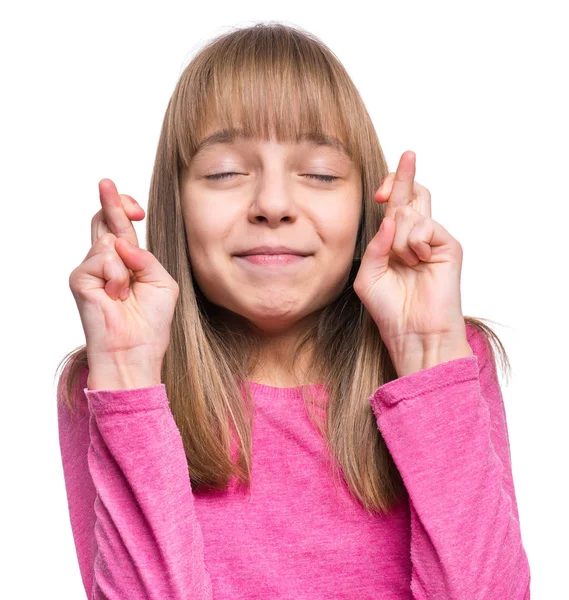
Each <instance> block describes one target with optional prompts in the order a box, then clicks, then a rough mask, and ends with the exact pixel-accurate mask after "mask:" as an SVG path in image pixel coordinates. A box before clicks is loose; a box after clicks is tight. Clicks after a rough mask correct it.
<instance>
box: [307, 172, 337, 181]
mask: <svg viewBox="0 0 569 600" xmlns="http://www.w3.org/2000/svg"><path fill="white" fill-rule="evenodd" d="M306 177H313V178H314V179H319V180H320V181H326V182H328V183H332V181H335V180H336V179H340V178H339V177H334V175H315V174H313V173H308V174H307V175H306Z"/></svg>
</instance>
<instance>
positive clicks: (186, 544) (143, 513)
mask: <svg viewBox="0 0 569 600" xmlns="http://www.w3.org/2000/svg"><path fill="white" fill-rule="evenodd" d="M85 379H86V378H85V377H84V378H83V381H85ZM78 400H80V401H79V402H77V403H76V406H77V410H75V411H74V412H73V413H71V412H70V411H69V409H68V407H67V405H65V404H63V403H62V402H58V425H59V439H60V448H61V455H62V462H63V469H64V478H65V485H66V491H67V497H68V507H69V513H70V519H71V526H72V532H73V537H74V541H75V545H76V550H77V557H78V561H79V567H80V570H81V576H82V579H83V583H84V586H85V591H86V593H87V597H88V598H89V599H90V600H103V599H104V600H126V599H127V598H129V599H130V598H132V599H134V598H136V599H137V600H147V599H148V600H166V599H169V600H182V599H183V600H193V599H198V598H199V599H200V600H205V599H211V598H212V588H211V581H210V576H209V574H208V572H207V570H206V568H205V563H204V548H203V538H202V532H201V528H200V525H199V522H198V520H197V516H196V513H195V510H194V498H193V495H192V490H191V484H190V480H189V475H188V470H187V462H186V457H185V453H184V449H183V445H182V439H181V436H180V433H179V431H178V428H177V427H176V424H175V421H174V419H173V416H172V413H171V411H170V408H169V404H168V398H167V395H166V389H165V385H164V384H160V385H155V386H150V387H144V388H137V389H132V390H97V391H95V390H88V389H87V388H86V387H84V388H83V392H82V397H81V398H79V399H78Z"/></svg>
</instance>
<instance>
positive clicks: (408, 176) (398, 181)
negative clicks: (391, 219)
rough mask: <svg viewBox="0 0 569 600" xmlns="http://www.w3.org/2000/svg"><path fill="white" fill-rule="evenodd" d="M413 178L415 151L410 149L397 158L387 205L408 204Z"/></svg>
mask: <svg viewBox="0 0 569 600" xmlns="http://www.w3.org/2000/svg"><path fill="white" fill-rule="evenodd" d="M414 180H415V153H414V152H413V151H412V150H407V151H405V152H403V154H402V155H401V158H400V159H399V164H398V165H397V171H396V172H395V177H394V179H393V187H392V189H391V194H390V196H389V201H388V203H387V207H397V206H404V205H405V204H409V203H410V202H411V200H412V199H413V182H414ZM392 210H394V209H392Z"/></svg>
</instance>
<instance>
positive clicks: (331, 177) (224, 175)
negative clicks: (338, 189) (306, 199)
mask: <svg viewBox="0 0 569 600" xmlns="http://www.w3.org/2000/svg"><path fill="white" fill-rule="evenodd" d="M227 175H240V173H233V172H229V173H216V174H215V175H206V179H214V180H215V179H217V180H221V179H227ZM306 177H312V178H314V179H318V180H319V181H323V182H325V183H332V182H333V181H336V179H339V177H335V176H334V175H315V174H313V173H310V174H307V175H306Z"/></svg>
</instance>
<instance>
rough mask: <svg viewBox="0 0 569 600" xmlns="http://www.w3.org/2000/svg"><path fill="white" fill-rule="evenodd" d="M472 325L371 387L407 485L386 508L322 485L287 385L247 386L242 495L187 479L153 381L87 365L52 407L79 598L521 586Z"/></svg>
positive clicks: (321, 459) (481, 356)
mask: <svg viewBox="0 0 569 600" xmlns="http://www.w3.org/2000/svg"><path fill="white" fill-rule="evenodd" d="M467 333H468V341H469V344H470V346H471V348H472V350H473V352H474V355H473V356H468V357H464V358H459V359H456V360H452V361H448V362H445V363H442V364H439V365H436V366H434V367H431V368H429V369H424V370H422V371H419V372H416V373H413V374H411V375H407V376H405V377H401V378H399V379H396V380H394V381H390V382H388V383H386V384H385V385H382V386H381V387H380V388H378V389H377V390H376V391H375V392H374V393H373V394H372V395H371V396H370V397H369V402H370V403H371V407H372V409H373V413H374V415H375V417H376V419H377V425H378V427H379V430H380V431H381V433H382V434H383V437H384V439H385V441H386V444H387V446H388V448H389V451H390V453H391V454H392V456H393V458H394V460H395V463H396V465H397V467H398V469H399V471H400V473H401V475H402V477H403V481H404V483H405V487H406V490H407V494H406V495H405V500H404V502H402V503H400V505H399V506H398V507H397V508H396V509H394V510H393V511H392V512H391V513H390V514H389V515H387V516H370V515H368V514H367V513H366V512H365V510H364V509H363V508H362V507H361V505H360V504H359V502H357V501H356V500H354V499H353V498H352V497H351V495H350V494H349V493H348V489H347V487H346V485H345V482H343V481H342V482H341V483H342V487H341V488H338V487H337V485H335V484H334V482H333V480H332V479H331V476H329V475H328V471H327V467H326V456H327V450H326V447H325V444H324V441H323V440H322V439H321V438H320V436H319V434H318V432H317V431H316V429H315V428H314V427H313V426H312V425H311V423H310V421H309V419H308V416H307V415H306V414H305V409H304V404H303V401H302V398H301V395H300V389H299V388H275V387H269V386H266V385H261V384H258V383H252V384H251V386H252V392H253V394H254V400H255V411H256V413H255V414H256V420H255V428H254V436H253V451H254V455H253V470H252V489H251V497H250V498H248V497H247V496H246V495H245V494H243V493H239V492H237V491H236V488H234V487H232V488H230V490H229V491H228V492H214V493H211V492H209V493H193V492H192V489H191V486H190V481H189V477H188V471H187V464H186V457H185V454H184V450H183V446H182V440H181V436H180V433H179V431H178V429H177V427H176V424H175V421H174V419H173V417H172V413H171V411H170V408H169V404H168V398H167V395H166V389H165V386H164V384H160V385H156V386H150V387H144V388H138V389H132V390H114V391H113V390H98V391H95V390H89V389H87V388H86V387H85V386H86V377H87V371H86V370H85V375H84V377H85V379H84V380H83V384H84V385H83V386H82V389H83V393H82V397H81V407H82V408H81V409H80V411H79V412H78V413H77V414H73V415H72V414H71V413H70V412H69V411H68V409H67V407H66V406H63V405H60V404H58V406H59V409H58V419H59V439H60V445H61V455H62V462H63V470H64V476H65V485H66V490H67V498H68V506H69V515H70V520H71V527H72V532H73V537H74V540H75V547H76V550H77V557H78V562H79V568H80V570H81V576H82V578H83V583H84V586H85V591H86V594H87V597H88V598H89V599H94V600H101V599H107V600H146V599H148V600H150V599H152V600H182V599H183V600H194V599H200V600H201V599H204V600H205V599H208V600H209V599H215V600H225V599H231V600H236V599H241V598H243V599H245V598H247V599H257V598H258V599H261V598H262V599H264V600H267V599H276V598H282V599H284V598H286V599H290V600H293V599H294V600H304V599H306V600H308V599H314V600H316V599H318V600H323V599H351V600H365V599H372V598H377V599H382V600H395V599H397V600H400V599H415V600H419V599H421V600H427V599H428V600H438V599H440V600H443V599H445V600H450V599H452V600H454V599H456V600H459V599H460V600H489V599H492V600H528V599H529V598H530V571H529V564H528V559H527V556H526V553H525V551H524V548H523V545H522V539H521V533H520V524H519V517H518V509H517V505H516V498H515V493H514V484H513V480H512V470H511V459H510V450H509V440H508V432H507V425H506V417H505V412H504V404H503V399H502V394H501V391H500V387H499V383H498V380H497V374H496V366H495V362H494V360H493V359H492V358H491V355H489V353H488V351H487V350H486V347H485V345H484V338H483V336H482V334H481V333H479V332H478V330H476V329H475V328H474V327H472V326H470V325H468V326H467ZM315 387H316V388H318V389H320V390H321V391H322V393H325V392H324V391H323V388H322V387H321V386H315Z"/></svg>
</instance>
